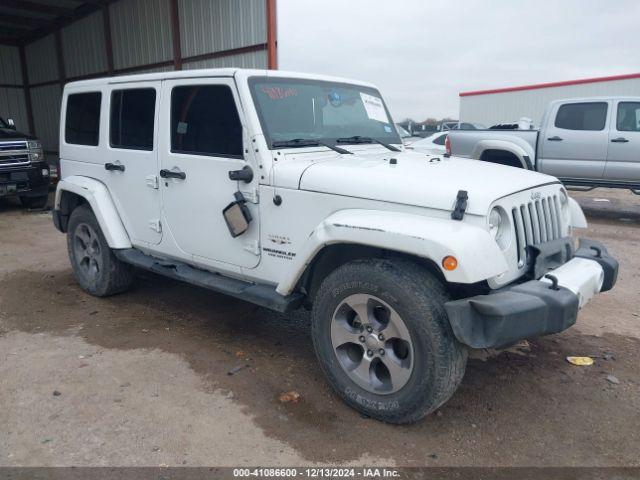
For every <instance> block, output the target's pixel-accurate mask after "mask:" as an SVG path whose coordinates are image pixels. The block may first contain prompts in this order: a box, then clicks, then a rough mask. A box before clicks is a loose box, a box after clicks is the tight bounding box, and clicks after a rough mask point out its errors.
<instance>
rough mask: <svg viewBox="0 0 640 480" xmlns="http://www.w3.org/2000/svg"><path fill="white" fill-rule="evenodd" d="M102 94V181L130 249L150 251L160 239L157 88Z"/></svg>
mask: <svg viewBox="0 0 640 480" xmlns="http://www.w3.org/2000/svg"><path fill="white" fill-rule="evenodd" d="M106 93H107V95H108V96H109V98H110V101H109V102H106V104H107V105H109V111H108V112H107V115H108V124H109V128H108V133H109V143H108V146H107V155H106V157H107V158H106V163H105V166H104V168H105V170H106V171H105V172H104V173H105V180H106V183H107V185H108V187H109V192H110V193H111V195H112V197H113V200H114V203H115V205H116V208H117V209H118V213H119V214H120V218H121V219H122V222H123V223H124V225H125V228H126V230H127V232H128V233H129V236H130V238H131V243H132V244H133V245H135V246H144V245H155V244H157V243H159V242H160V240H161V239H162V233H161V229H160V223H159V222H160V194H159V191H158V183H157V180H156V175H157V173H158V141H157V137H158V135H157V132H158V128H157V124H158V110H159V103H160V82H141V83H137V84H136V86H135V88H132V87H131V86H127V87H126V88H123V87H119V86H118V85H113V86H112V88H110V89H109V90H108V91H107V92H106Z"/></svg>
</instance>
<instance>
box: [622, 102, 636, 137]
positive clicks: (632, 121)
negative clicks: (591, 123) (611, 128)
mask: <svg viewBox="0 0 640 480" xmlns="http://www.w3.org/2000/svg"><path fill="white" fill-rule="evenodd" d="M616 129H617V130H618V131H620V132H640V102H620V103H619V104H618V115H617V117H616Z"/></svg>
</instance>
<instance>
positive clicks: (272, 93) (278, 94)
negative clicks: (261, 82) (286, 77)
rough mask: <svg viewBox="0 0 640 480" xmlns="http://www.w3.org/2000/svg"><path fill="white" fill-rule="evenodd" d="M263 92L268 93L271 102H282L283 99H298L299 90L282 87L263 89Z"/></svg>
mask: <svg viewBox="0 0 640 480" xmlns="http://www.w3.org/2000/svg"><path fill="white" fill-rule="evenodd" d="M262 91H263V92H264V93H266V94H267V95H268V96H269V98H270V99H271V100H282V99H283V98H289V97H297V96H298V89H297V88H291V87H289V88H281V87H267V86H264V87H262Z"/></svg>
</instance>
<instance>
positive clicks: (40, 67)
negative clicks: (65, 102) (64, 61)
mask: <svg viewBox="0 0 640 480" xmlns="http://www.w3.org/2000/svg"><path fill="white" fill-rule="evenodd" d="M55 52H56V44H55V40H54V38H53V35H47V36H46V37H44V38H41V39H40V40H37V41H35V42H33V43H32V44H30V45H27V47H26V56H27V68H28V72H29V83H40V82H48V81H50V80H56V79H58V78H59V74H58V59H57V57H56V53H55Z"/></svg>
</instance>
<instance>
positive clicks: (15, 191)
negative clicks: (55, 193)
mask: <svg viewBox="0 0 640 480" xmlns="http://www.w3.org/2000/svg"><path fill="white" fill-rule="evenodd" d="M44 170H46V171H47V175H42V172H43V171H44ZM49 177H50V175H49V164H48V163H47V162H35V163H30V164H28V165H19V166H11V167H3V168H0V185H1V186H3V188H0V190H1V191H2V192H4V193H3V194H2V196H4V195H6V196H11V195H20V196H25V197H37V196H41V195H46V194H47V193H49V184H50V182H51V180H50V178H49Z"/></svg>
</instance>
